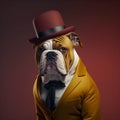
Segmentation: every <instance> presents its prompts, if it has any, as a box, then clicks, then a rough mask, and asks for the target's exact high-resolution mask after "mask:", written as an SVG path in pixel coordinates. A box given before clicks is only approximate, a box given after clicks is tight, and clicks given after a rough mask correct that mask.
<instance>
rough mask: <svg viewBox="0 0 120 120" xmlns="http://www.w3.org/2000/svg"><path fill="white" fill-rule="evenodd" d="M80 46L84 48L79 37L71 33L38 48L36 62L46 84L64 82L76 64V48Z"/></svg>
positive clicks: (47, 41)
mask: <svg viewBox="0 0 120 120" xmlns="http://www.w3.org/2000/svg"><path fill="white" fill-rule="evenodd" d="M79 45H80V46H82V43H81V41H80V39H79V37H78V35H77V34H76V33H74V32H70V33H67V34H65V35H61V36H58V37H55V38H53V39H49V40H46V41H44V42H42V43H41V44H39V45H37V46H36V62H37V64H38V65H39V67H40V75H41V76H42V77H43V78H44V82H48V81H50V80H58V81H59V80H60V81H64V78H65V76H66V74H67V73H68V71H69V70H70V68H71V66H72V65H73V62H74V51H73V49H74V46H79Z"/></svg>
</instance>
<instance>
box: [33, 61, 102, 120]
mask: <svg viewBox="0 0 120 120" xmlns="http://www.w3.org/2000/svg"><path fill="white" fill-rule="evenodd" d="M40 86H41V79H40V77H39V76H38V77H37V79H36V80H35V83H34V86H33V95H34V100H35V106H36V113H37V120H52V119H51V118H53V119H54V120H101V115H100V97H99V91H98V88H97V86H96V84H95V83H94V81H93V80H92V78H91V77H90V75H89V74H88V72H87V70H86V67H85V65H84V64H83V63H82V61H81V60H80V61H79V63H78V65H77V68H76V70H75V74H74V76H73V79H72V81H71V83H70V84H69V86H68V87H67V89H66V91H65V92H64V94H63V96H62V98H61V99H60V101H59V103H58V105H57V107H56V108H55V110H54V111H53V112H51V111H49V109H47V107H46V106H45V104H44V102H43V101H42V99H41V95H40V88H41V87H40Z"/></svg>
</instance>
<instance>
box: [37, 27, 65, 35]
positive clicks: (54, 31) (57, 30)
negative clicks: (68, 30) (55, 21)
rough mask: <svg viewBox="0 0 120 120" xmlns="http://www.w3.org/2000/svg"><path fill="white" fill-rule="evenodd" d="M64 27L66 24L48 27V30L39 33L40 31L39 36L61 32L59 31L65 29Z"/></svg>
mask: <svg viewBox="0 0 120 120" xmlns="http://www.w3.org/2000/svg"><path fill="white" fill-rule="evenodd" d="M64 28H65V26H57V27H54V28H51V29H48V30H46V31H42V32H39V33H38V36H39V37H45V36H47V35H50V34H53V33H56V32H59V31H61V30H63V29H64Z"/></svg>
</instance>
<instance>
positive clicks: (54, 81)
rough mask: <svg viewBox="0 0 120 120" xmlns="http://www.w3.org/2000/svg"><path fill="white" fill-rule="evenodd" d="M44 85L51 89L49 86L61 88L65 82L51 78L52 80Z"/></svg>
mask: <svg viewBox="0 0 120 120" xmlns="http://www.w3.org/2000/svg"><path fill="white" fill-rule="evenodd" d="M44 87H45V88H46V89H51V88H54V89H61V88H64V87H65V84H64V83H63V82H61V81H56V80H53V81H50V82H48V83H47V84H45V85H44Z"/></svg>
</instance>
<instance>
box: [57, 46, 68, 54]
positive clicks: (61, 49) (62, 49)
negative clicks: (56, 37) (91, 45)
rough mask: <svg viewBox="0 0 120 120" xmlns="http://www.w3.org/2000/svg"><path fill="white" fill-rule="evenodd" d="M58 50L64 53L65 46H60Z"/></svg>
mask: <svg viewBox="0 0 120 120" xmlns="http://www.w3.org/2000/svg"><path fill="white" fill-rule="evenodd" d="M59 51H60V52H62V53H65V52H66V51H67V48H65V47H61V48H60V49H59Z"/></svg>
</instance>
